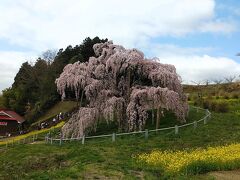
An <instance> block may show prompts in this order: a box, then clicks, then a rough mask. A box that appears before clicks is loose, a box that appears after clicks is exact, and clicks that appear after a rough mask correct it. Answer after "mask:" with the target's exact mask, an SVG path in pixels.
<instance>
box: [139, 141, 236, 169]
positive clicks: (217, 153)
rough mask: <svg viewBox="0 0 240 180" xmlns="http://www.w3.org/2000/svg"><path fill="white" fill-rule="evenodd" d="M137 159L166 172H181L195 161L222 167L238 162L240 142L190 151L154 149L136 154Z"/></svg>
mask: <svg viewBox="0 0 240 180" xmlns="http://www.w3.org/2000/svg"><path fill="white" fill-rule="evenodd" d="M137 160H138V161H140V162H146V163H147V164H150V165H154V166H160V167H162V168H163V169H164V170H165V171H166V172H168V173H178V172H181V171H182V170H183V169H185V168H187V167H188V166H189V165H191V164H193V163H197V162H201V164H202V163H204V164H214V165H215V166H216V167H222V166H224V165H226V164H228V165H231V163H234V162H236V161H239V162H240V144H231V145H227V146H220V147H209V148H207V149H195V150H192V151H187V150H183V151H160V150H154V151H152V152H151V153H149V154H146V153H144V154H140V155H138V156H137ZM201 164H199V166H201ZM239 164H240V163H239Z"/></svg>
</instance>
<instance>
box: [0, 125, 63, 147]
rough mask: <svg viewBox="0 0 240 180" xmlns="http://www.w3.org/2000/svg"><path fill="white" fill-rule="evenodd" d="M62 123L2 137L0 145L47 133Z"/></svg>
mask: <svg viewBox="0 0 240 180" xmlns="http://www.w3.org/2000/svg"><path fill="white" fill-rule="evenodd" d="M64 123H65V122H64V121H62V122H60V123H58V124H57V125H55V126H53V127H50V128H46V129H41V130H35V131H31V132H29V133H27V134H23V135H19V136H14V137H10V138H6V139H2V140H1V141H0V145H4V144H7V143H11V142H17V141H19V140H22V139H25V138H28V137H32V136H34V135H37V134H42V133H48V132H49V131H51V130H53V129H57V128H61V127H62V126H63V125H64Z"/></svg>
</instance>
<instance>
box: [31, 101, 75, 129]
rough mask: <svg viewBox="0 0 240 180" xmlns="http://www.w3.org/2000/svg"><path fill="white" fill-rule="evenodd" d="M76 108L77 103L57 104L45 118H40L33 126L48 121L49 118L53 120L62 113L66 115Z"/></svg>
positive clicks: (64, 102)
mask: <svg viewBox="0 0 240 180" xmlns="http://www.w3.org/2000/svg"><path fill="white" fill-rule="evenodd" d="M76 106H77V102H76V101H60V102H58V103H56V104H55V105H54V106H53V107H52V108H51V109H49V110H48V111H47V112H46V113H45V114H44V115H43V116H41V117H40V118H38V119H37V120H36V122H35V123H33V124H32V126H34V125H37V124H39V123H41V122H43V121H46V120H47V119H49V118H53V117H54V116H56V115H57V114H59V113H60V112H62V113H64V112H68V111H71V110H72V109H73V108H75V107H76Z"/></svg>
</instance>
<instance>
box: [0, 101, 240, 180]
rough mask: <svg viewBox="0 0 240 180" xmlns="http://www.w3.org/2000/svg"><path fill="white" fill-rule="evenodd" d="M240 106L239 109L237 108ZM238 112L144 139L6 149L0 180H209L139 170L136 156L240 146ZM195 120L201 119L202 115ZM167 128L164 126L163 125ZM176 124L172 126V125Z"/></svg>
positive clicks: (147, 168)
mask: <svg viewBox="0 0 240 180" xmlns="http://www.w3.org/2000/svg"><path fill="white" fill-rule="evenodd" d="M237 106H238V107H239V104H237ZM239 117H240V116H239V114H237V113H232V112H231V113H224V114H223V113H213V114H212V119H211V121H209V122H208V124H206V125H203V123H201V124H198V128H197V129H196V130H194V128H193V127H187V128H184V129H179V134H178V135H175V134H174V131H166V132H158V133H150V134H149V138H148V140H145V139H144V135H130V136H125V137H117V138H116V142H112V141H111V138H110V137H108V138H104V139H92V140H86V142H85V144H84V145H82V144H81V142H68V143H66V142H64V143H63V145H62V146H59V144H54V145H49V144H25V145H17V146H14V147H9V148H7V149H6V148H4V147H2V148H1V150H0V153H1V156H0V162H1V163H0V179H9V178H10V179H77V178H78V179H87V178H88V179H97V178H98V179H121V178H122V179H141V178H143V179H164V178H166V179H168V178H175V179H196V178H197V179H206V178H207V179H208V178H211V177H208V176H201V175H197V176H195V175H184V174H176V175H175V176H174V177H169V176H167V175H166V174H164V171H163V170H162V169H160V168H156V167H152V166H139V165H138V164H137V163H136V161H135V160H134V158H133V157H134V156H136V155H137V154H140V153H149V152H151V151H152V150H154V149H158V150H162V151H164V150H172V151H177V150H183V149H189V150H191V149H195V148H199V147H200V148H206V147H209V146H211V147H216V146H220V145H226V144H232V143H239V142H240V131H239V130H240V120H239V119H240V118H239ZM190 118H191V119H192V120H196V119H199V114H198V113H196V111H192V112H191V113H190ZM161 123H162V125H163V126H164V124H163V123H164V121H161ZM168 123H169V124H171V123H172V122H171V123H170V122H168Z"/></svg>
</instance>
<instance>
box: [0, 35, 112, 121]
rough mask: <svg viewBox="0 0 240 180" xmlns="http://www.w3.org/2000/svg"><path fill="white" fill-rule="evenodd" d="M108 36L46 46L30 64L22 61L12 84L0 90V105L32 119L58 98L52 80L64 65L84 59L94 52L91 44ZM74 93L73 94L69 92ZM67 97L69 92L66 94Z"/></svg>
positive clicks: (57, 75) (103, 40)
mask: <svg viewBox="0 0 240 180" xmlns="http://www.w3.org/2000/svg"><path fill="white" fill-rule="evenodd" d="M107 40H108V39H100V38H99V37H95V38H93V39H91V38H89V37H88V38H86V39H85V40H84V41H83V42H82V44H80V45H76V46H75V47H72V46H71V45H69V46H68V47H67V48H66V49H59V50H58V51H56V50H47V51H45V52H44V53H42V55H41V56H40V57H39V58H38V59H37V60H36V63H34V64H32V63H29V62H27V61H26V62H24V63H23V64H22V66H21V68H20V69H19V71H18V73H17V74H16V76H15V78H14V83H13V84H12V87H9V88H7V89H5V90H3V93H2V95H1V96H0V107H4V108H9V109H12V110H14V111H16V112H17V113H19V114H21V115H24V116H25V118H26V119H27V120H28V121H27V122H28V123H33V122H34V120H35V119H36V118H37V117H39V116H40V115H42V114H44V113H45V112H46V110H47V109H49V108H50V107H51V106H53V105H54V104H55V103H56V102H57V101H59V100H60V99H61V98H60V95H59V94H58V93H57V88H56V85H55V80H56V78H57V77H59V75H60V74H61V72H62V71H63V68H64V67H65V65H67V64H69V63H74V62H76V61H80V62H86V61H87V60H88V59H89V57H91V56H95V54H94V51H93V49H92V46H93V45H94V44H96V43H100V42H106V41H107ZM72 96H73V97H74V94H72ZM69 97H70V98H71V94H70V95H69Z"/></svg>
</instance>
